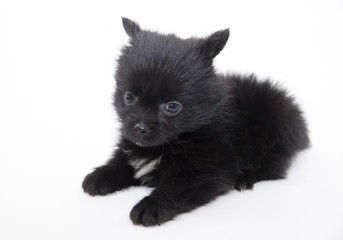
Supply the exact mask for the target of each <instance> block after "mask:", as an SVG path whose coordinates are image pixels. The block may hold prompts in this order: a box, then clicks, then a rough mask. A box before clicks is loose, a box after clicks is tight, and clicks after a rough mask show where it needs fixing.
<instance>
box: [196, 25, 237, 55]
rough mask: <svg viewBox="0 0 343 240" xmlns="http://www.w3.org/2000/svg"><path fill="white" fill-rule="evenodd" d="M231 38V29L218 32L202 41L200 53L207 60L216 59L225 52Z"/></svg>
mask: <svg viewBox="0 0 343 240" xmlns="http://www.w3.org/2000/svg"><path fill="white" fill-rule="evenodd" d="M229 36H230V29H229V28H228V29H225V30H222V31H217V32H215V33H213V34H211V35H210V36H209V37H207V38H205V39H202V40H201V43H200V53H201V54H202V55H204V56H205V57H206V58H209V59H211V60H212V59H213V58H215V57H216V56H217V55H218V54H219V53H220V51H221V50H223V48H224V46H225V44H226V42H227V40H228V39H229Z"/></svg>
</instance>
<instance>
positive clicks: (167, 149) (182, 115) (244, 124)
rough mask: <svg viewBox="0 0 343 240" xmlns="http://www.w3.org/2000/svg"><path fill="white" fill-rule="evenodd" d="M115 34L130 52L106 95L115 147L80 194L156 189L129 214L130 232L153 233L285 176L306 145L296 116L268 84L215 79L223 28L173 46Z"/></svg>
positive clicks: (159, 39)
mask: <svg viewBox="0 0 343 240" xmlns="http://www.w3.org/2000/svg"><path fill="white" fill-rule="evenodd" d="M123 25H124V28H125V30H126V32H127V34H128V35H129V36H130V44H129V45H128V46H126V47H124V48H123V50H122V55H121V56H120V58H119V60H118V68H117V71H116V75H115V79H116V82H117V88H116V92H115V94H114V105H115V108H116V110H117V113H118V116H119V118H120V119H121V121H122V129H121V130H122V138H121V141H120V143H119V144H118V148H117V150H116V151H115V153H114V155H113V157H112V159H110V160H109V161H108V163H107V164H105V165H104V166H101V167H98V168H96V169H95V171H94V172H92V173H90V174H89V175H87V176H86V178H85V180H84V181H83V184H82V187H83V189H84V191H85V192H87V193H88V194H90V195H92V196H95V195H106V194H109V193H113V192H115V191H118V190H121V189H124V188H127V187H129V186H137V185H145V186H150V187H154V188H155V189H154V190H153V191H152V193H151V194H150V196H147V197H145V198H144V199H143V200H141V201H140V202H139V203H138V204H137V205H136V206H135V207H134V208H133V209H132V211H131V214H130V217H131V220H132V221H133V223H134V224H141V225H144V226H152V225H159V224H161V223H163V222H165V221H168V220H171V219H172V218H174V217H175V216H176V215H178V214H180V213H183V212H188V211H190V210H192V209H194V208H197V207H199V206H201V205H204V204H206V203H208V202H209V201H211V200H212V199H214V198H216V197H217V196H219V195H220V194H223V193H226V192H228V191H230V190H233V189H237V190H239V191H241V190H245V189H252V188H253V186H254V183H256V182H258V181H262V180H273V179H281V178H284V177H285V175H286V171H287V169H288V168H289V166H290V163H291V159H292V157H293V156H294V155H295V153H296V152H297V151H299V150H302V149H305V148H306V147H307V146H308V144H309V139H308V136H307V129H306V124H305V121H304V119H303V117H302V113H301V111H300V110H299V108H298V106H297V105H296V104H295V103H294V100H293V98H292V97H290V96H289V95H288V94H287V92H286V91H285V90H283V89H281V88H279V87H278V86H276V85H275V84H272V83H271V82H270V81H268V80H266V81H258V80H257V79H256V77H255V76H254V75H250V76H239V75H226V76H224V75H216V74H215V72H214V69H213V64H212V62H213V58H214V57H215V56H216V55H217V54H218V53H219V52H220V51H221V50H222V49H223V48H224V46H225V44H226V42H227V40H228V38H229V29H227V30H223V31H218V32H215V33H213V34H212V35H210V36H209V37H207V38H204V39H199V38H189V39H180V38H178V37H177V36H175V35H173V34H168V35H163V34H160V33H157V32H151V31H146V30H142V29H141V28H140V27H139V26H138V25H137V24H136V23H134V22H133V21H131V20H129V19H127V18H123ZM128 92H129V93H128ZM128 94H129V95H128ZM172 101H177V102H178V104H181V105H178V106H179V109H178V112H177V113H170V112H168V111H166V106H167V105H168V104H167V103H169V102H172ZM173 106H174V107H175V105H172V106H171V107H173ZM169 107H170V106H169ZM180 108H181V109H180ZM137 124H138V125H137Z"/></svg>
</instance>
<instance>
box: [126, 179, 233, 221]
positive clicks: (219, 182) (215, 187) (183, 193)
mask: <svg viewBox="0 0 343 240" xmlns="http://www.w3.org/2000/svg"><path fill="white" fill-rule="evenodd" d="M233 187H234V186H233V184H232V181H230V180H228V179H227V178H224V177H220V176H219V175H209V174H199V175H191V176H190V175H181V176H180V175H176V176H175V175H174V176H172V177H171V178H169V179H168V180H166V181H164V183H163V184H162V185H161V186H159V187H157V188H156V189H155V190H154V191H153V192H152V193H151V195H150V196H147V197H145V198H144V199H143V200H141V201H140V202H139V203H138V204H137V205H136V206H135V207H134V208H133V209H132V210H131V213H130V218H131V220H132V222H133V223H134V224H141V225H144V226H153V225H160V224H162V223H163V222H166V221H168V220H171V219H173V218H174V217H175V216H176V215H178V214H180V213H183V212H188V211H191V210H193V209H195V208H197V207H199V206H202V205H204V204H206V203H208V202H209V201H211V200H213V199H214V198H216V197H217V196H218V195H221V194H223V193H225V192H227V191H229V190H231V189H233Z"/></svg>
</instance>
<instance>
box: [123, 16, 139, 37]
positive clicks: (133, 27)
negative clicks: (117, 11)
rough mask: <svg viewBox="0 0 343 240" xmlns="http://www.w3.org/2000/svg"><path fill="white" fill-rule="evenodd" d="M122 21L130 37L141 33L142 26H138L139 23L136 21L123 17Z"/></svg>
mask: <svg viewBox="0 0 343 240" xmlns="http://www.w3.org/2000/svg"><path fill="white" fill-rule="evenodd" d="M121 19H122V22H123V26H124V29H125V32H126V33H127V35H129V36H130V37H132V38H133V37H134V36H136V34H137V33H139V32H140V31H141V28H140V27H139V26H138V24H137V23H135V22H134V21H132V20H130V19H128V18H125V17H122V18H121Z"/></svg>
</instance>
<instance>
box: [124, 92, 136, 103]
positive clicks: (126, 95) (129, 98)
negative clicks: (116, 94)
mask: <svg viewBox="0 0 343 240" xmlns="http://www.w3.org/2000/svg"><path fill="white" fill-rule="evenodd" d="M124 101H125V103H126V104H132V103H134V102H135V101H136V98H135V96H133V94H132V93H130V92H125V93H124Z"/></svg>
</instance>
